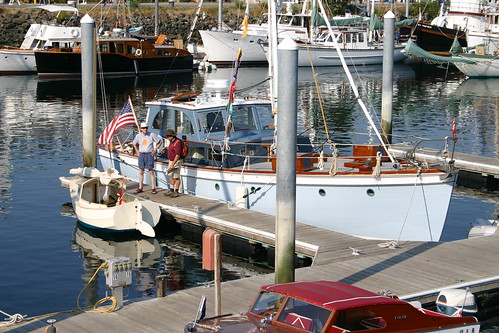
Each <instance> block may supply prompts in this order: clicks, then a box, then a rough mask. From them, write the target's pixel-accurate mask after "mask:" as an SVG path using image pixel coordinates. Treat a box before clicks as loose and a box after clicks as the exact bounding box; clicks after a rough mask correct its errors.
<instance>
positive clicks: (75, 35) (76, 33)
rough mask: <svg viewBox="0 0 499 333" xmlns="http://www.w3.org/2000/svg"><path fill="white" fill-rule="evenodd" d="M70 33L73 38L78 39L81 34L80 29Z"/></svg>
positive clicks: (73, 29) (72, 30) (74, 29)
mask: <svg viewBox="0 0 499 333" xmlns="http://www.w3.org/2000/svg"><path fill="white" fill-rule="evenodd" d="M69 33H70V34H71V36H73V37H78V35H79V34H80V32H79V31H78V29H76V28H72V29H71V30H70V31H69Z"/></svg>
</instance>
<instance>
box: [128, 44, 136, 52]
mask: <svg viewBox="0 0 499 333" xmlns="http://www.w3.org/2000/svg"><path fill="white" fill-rule="evenodd" d="M126 51H127V54H134V53H135V47H133V46H132V45H127V46H126Z"/></svg>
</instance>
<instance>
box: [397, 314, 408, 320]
mask: <svg viewBox="0 0 499 333" xmlns="http://www.w3.org/2000/svg"><path fill="white" fill-rule="evenodd" d="M394 318H395V320H398V319H407V315H402V316H395V317H394Z"/></svg>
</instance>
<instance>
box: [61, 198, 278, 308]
mask: <svg viewBox="0 0 499 333" xmlns="http://www.w3.org/2000/svg"><path fill="white" fill-rule="evenodd" d="M63 206H65V207H63V209H62V210H61V212H62V214H64V215H66V216H69V215H71V212H70V208H69V207H68V206H67V205H63ZM126 237H128V238H126ZM71 245H72V248H73V250H75V251H78V252H80V254H81V257H82V259H83V268H84V272H83V274H82V279H83V281H84V282H85V283H87V282H88V281H89V280H90V279H91V277H92V276H93V274H94V273H95V271H96V270H97V269H98V267H99V266H100V265H101V264H102V263H103V262H105V261H106V260H107V259H110V258H114V257H119V256H124V257H128V258H130V260H131V262H132V265H133V268H132V274H133V279H132V285H131V287H130V288H128V291H127V292H128V295H127V298H136V297H144V296H154V295H155V294H156V278H157V277H158V276H163V277H164V278H166V282H165V283H166V287H167V292H168V293H171V292H174V291H176V290H181V289H185V288H190V287H195V286H198V285H200V284H204V283H208V282H209V281H212V280H213V273H212V272H210V271H206V270H203V269H202V257H201V249H200V245H199V243H198V244H196V243H190V242H189V241H186V240H183V239H181V238H178V237H177V236H172V237H170V238H169V239H162V240H158V239H155V238H138V237H137V238H129V236H122V235H120V234H109V233H99V232H96V231H95V230H92V229H89V228H86V227H84V226H83V225H81V224H80V223H79V222H77V223H76V227H75V229H74V232H73V240H72V242H71ZM268 272H270V270H269V269H268V268H261V267H258V266H257V265H253V264H249V263H248V259H242V258H236V257H234V256H231V255H223V257H222V278H223V279H224V281H226V280H233V279H239V278H242V277H249V276H254V275H258V274H262V273H268ZM104 283H105V278H104V277H103V276H102V275H101V276H100V277H99V276H97V277H96V278H95V279H94V280H93V281H92V282H90V284H89V285H88V287H87V288H86V289H85V293H84V294H83V296H82V298H81V301H80V304H82V305H84V306H88V305H93V304H95V302H97V301H98V300H99V299H100V298H101V297H102V291H101V292H99V290H105V289H106V287H105V285H104Z"/></svg>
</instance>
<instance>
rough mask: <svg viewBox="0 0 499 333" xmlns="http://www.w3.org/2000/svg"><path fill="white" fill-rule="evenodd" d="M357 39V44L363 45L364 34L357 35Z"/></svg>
mask: <svg viewBox="0 0 499 333" xmlns="http://www.w3.org/2000/svg"><path fill="white" fill-rule="evenodd" d="M357 38H358V39H359V43H364V34H363V33H359V34H358V35H357Z"/></svg>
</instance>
